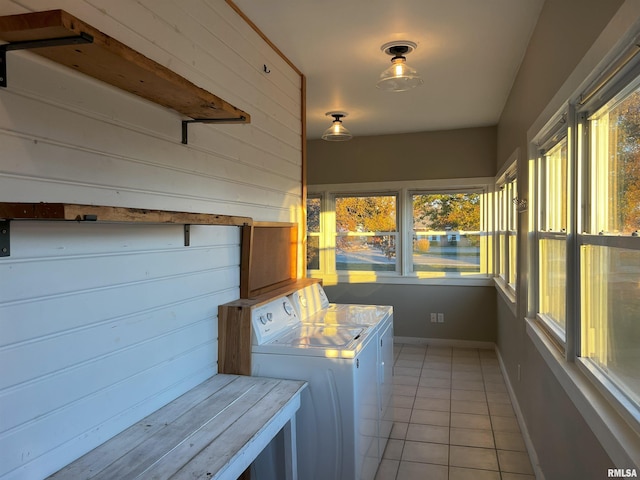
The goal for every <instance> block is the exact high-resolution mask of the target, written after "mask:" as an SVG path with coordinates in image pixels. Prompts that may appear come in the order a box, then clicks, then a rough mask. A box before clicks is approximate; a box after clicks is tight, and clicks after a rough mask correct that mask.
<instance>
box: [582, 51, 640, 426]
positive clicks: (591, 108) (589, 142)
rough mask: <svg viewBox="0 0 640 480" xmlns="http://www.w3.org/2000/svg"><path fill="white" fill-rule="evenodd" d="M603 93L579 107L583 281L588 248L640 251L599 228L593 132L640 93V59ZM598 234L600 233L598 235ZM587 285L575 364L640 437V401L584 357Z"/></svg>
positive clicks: (638, 244)
mask: <svg viewBox="0 0 640 480" xmlns="http://www.w3.org/2000/svg"><path fill="white" fill-rule="evenodd" d="M601 88H602V91H601V93H600V94H599V95H598V96H597V97H595V98H593V97H592V98H591V100H590V101H588V102H585V103H584V104H583V105H579V106H578V109H577V111H576V124H577V131H578V132H579V135H578V137H579V139H580V145H579V150H580V158H579V159H578V161H579V167H580V172H581V178H579V182H580V183H579V195H578V198H579V204H578V205H579V206H581V208H580V211H579V212H578V215H577V235H576V247H575V252H576V271H577V273H576V276H577V277H578V278H579V279H581V278H582V273H583V272H582V259H581V253H582V250H583V248H584V247H588V246H595V247H606V248H613V249H626V250H633V251H640V238H639V237H637V236H634V235H633V234H628V235H624V234H619V233H616V232H606V231H604V230H601V229H600V228H596V225H595V224H596V223H597V222H598V221H599V219H598V218H597V215H596V213H597V212H596V211H595V210H597V208H598V207H595V208H594V206H593V205H594V203H598V202H601V201H600V200H599V199H598V198H594V190H595V189H596V188H597V187H595V186H594V184H593V180H594V177H597V175H595V173H594V171H595V170H597V168H598V167H597V166H594V165H593V164H592V163H593V160H594V159H593V155H594V153H593V150H594V146H593V138H592V134H593V129H592V125H591V119H592V117H593V116H594V115H596V114H597V113H598V112H599V111H600V110H601V109H602V108H604V107H606V106H607V105H608V104H610V105H609V110H613V109H614V108H615V106H616V105H617V104H619V103H621V102H622V101H623V100H624V99H625V98H627V97H628V96H629V95H630V94H631V93H633V92H634V91H637V90H639V89H640V59H636V60H635V62H634V65H632V66H631V67H630V68H628V70H627V71H626V72H624V73H623V74H621V75H619V77H616V78H614V79H611V80H610V81H609V82H607V83H606V84H604V85H603V86H602V87H601ZM596 230H598V232H596ZM582 289H583V285H579V292H578V294H577V295H576V296H577V297H578V301H577V302H576V323H577V325H576V329H575V343H576V346H575V352H574V360H575V362H576V364H577V366H578V367H579V368H580V370H581V371H582V372H583V373H584V374H585V375H586V376H587V378H588V379H589V380H590V381H591V382H592V383H593V384H594V385H595V386H596V388H597V389H598V390H599V391H600V392H601V393H602V394H603V395H604V396H605V398H607V400H608V401H609V402H610V403H611V404H612V405H613V406H614V407H615V409H616V411H618V413H619V414H621V415H622V416H623V418H625V419H626V420H627V421H628V422H630V424H631V425H632V426H633V428H634V429H635V430H636V432H638V433H640V401H634V400H632V399H631V398H630V397H629V395H628V394H627V393H626V392H625V391H624V389H623V388H621V387H619V386H618V385H616V382H615V381H614V380H613V379H612V377H611V376H609V375H607V373H606V372H604V371H603V370H602V368H601V367H599V366H598V365H597V364H596V362H595V361H594V360H591V359H590V358H589V357H588V356H586V355H583V353H584V352H583V336H584V332H583V330H582V319H583V301H582V299H583V295H584V293H583V291H582ZM638 348H640V346H639V347H638Z"/></svg>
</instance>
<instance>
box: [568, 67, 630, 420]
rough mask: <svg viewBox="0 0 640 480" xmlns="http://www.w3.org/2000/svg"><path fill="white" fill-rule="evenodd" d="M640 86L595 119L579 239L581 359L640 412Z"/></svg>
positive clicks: (590, 118) (591, 118)
mask: <svg viewBox="0 0 640 480" xmlns="http://www.w3.org/2000/svg"><path fill="white" fill-rule="evenodd" d="M639 85H640V79H637V80H635V81H634V82H632V83H631V84H630V85H629V87H627V88H626V89H625V90H624V91H622V92H620V93H619V94H617V95H615V96H614V97H613V98H612V99H611V100H610V101H609V102H607V103H606V104H605V105H603V106H602V107H600V108H598V109H597V110H595V111H594V112H593V113H590V112H585V113H586V115H585V116H584V118H585V120H584V128H585V129H587V131H588V138H589V145H586V146H585V151H587V152H588V156H587V158H586V165H585V168H584V171H585V178H584V183H583V185H584V195H585V199H586V200H587V201H586V202H583V203H584V207H583V210H582V212H581V213H582V216H581V218H582V221H583V223H584V225H583V228H582V230H584V232H585V233H583V234H581V235H579V261H580V271H581V282H580V297H581V302H580V329H581V345H580V356H581V357H582V359H583V360H584V361H586V362H587V363H588V365H589V366H590V367H591V368H594V369H596V370H597V371H598V372H599V373H601V374H603V375H604V377H605V378H606V380H607V382H611V383H612V385H613V388H614V389H616V390H618V391H619V392H621V393H622V394H623V395H624V396H625V397H626V398H628V399H630V400H631V401H632V402H633V403H634V404H635V406H636V408H637V407H639V406H640V370H639V369H638V365H639V364H640V239H639V238H638V230H640V87H639Z"/></svg>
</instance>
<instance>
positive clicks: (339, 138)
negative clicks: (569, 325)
mask: <svg viewBox="0 0 640 480" xmlns="http://www.w3.org/2000/svg"><path fill="white" fill-rule="evenodd" d="M325 115H326V116H327V117H333V118H334V120H333V123H332V124H331V126H330V127H329V128H327V129H326V130H325V132H324V133H323V134H322V139H323V140H327V141H328V142H344V141H346V140H351V139H352V138H353V135H351V132H350V131H349V130H347V129H346V128H345V127H344V125H342V118H344V117H346V116H347V115H348V114H347V112H327V113H325Z"/></svg>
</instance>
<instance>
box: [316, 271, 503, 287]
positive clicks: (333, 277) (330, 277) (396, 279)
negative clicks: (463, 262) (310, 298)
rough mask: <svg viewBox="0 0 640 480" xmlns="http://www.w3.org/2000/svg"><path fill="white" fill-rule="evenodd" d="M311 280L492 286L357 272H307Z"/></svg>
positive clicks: (480, 280)
mask: <svg viewBox="0 0 640 480" xmlns="http://www.w3.org/2000/svg"><path fill="white" fill-rule="evenodd" d="M308 276H309V277H311V278H321V279H322V283H323V284H324V285H337V284H339V283H378V284H389V285H446V286H464V287H490V286H493V278H492V277H487V276H479V277H471V276H469V277H457V278H452V277H444V276H442V277H428V278H424V277H423V278H420V277H418V276H409V275H406V276H402V275H397V274H394V273H389V272H358V273H339V274H322V273H320V272H308Z"/></svg>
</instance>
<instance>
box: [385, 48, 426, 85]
mask: <svg viewBox="0 0 640 480" xmlns="http://www.w3.org/2000/svg"><path fill="white" fill-rule="evenodd" d="M417 47H418V45H417V44H416V43H414V42H410V41H408V40H398V41H394V42H388V43H385V44H384V45H382V47H380V50H382V51H383V52H384V53H386V54H387V55H391V56H393V58H392V59H391V66H390V67H389V68H387V69H386V70H385V71H384V72H382V73H381V74H380V78H379V79H378V83H377V84H376V86H377V87H378V88H379V89H381V90H385V91H387V92H404V91H405V90H411V89H412V88H415V87H417V86H419V85H422V84H423V83H424V82H423V81H422V78H421V77H420V75H419V74H418V72H416V70H415V69H414V68H411V67H410V66H409V65H407V59H406V57H405V55H406V54H407V53H411V52H413V51H414V50H415V49H416V48H417Z"/></svg>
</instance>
